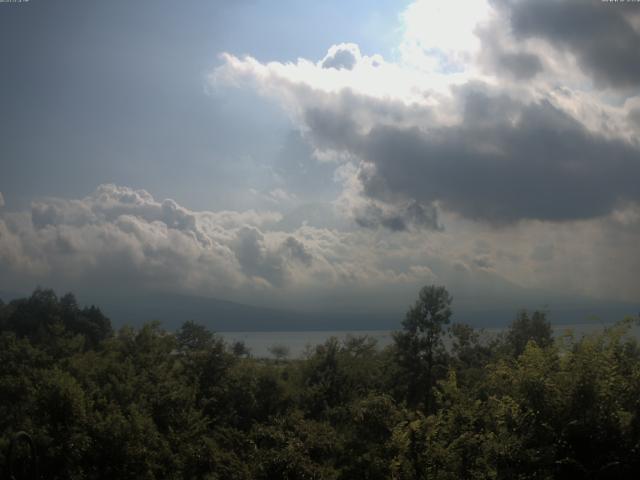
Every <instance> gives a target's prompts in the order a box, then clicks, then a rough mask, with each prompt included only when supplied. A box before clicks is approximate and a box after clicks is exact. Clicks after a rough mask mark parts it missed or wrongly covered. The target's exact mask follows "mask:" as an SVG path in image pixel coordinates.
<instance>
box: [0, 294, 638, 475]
mask: <svg viewBox="0 0 640 480" xmlns="http://www.w3.org/2000/svg"><path fill="white" fill-rule="evenodd" d="M451 302H452V300H451V297H450V295H449V294H448V292H447V291H446V289H444V288H443V287H436V286H431V287H425V288H424V289H422V290H421V291H420V293H419V296H418V299H417V301H416V303H415V304H414V305H413V306H411V308H410V309H409V311H408V312H407V315H406V318H405V320H404V322H403V323H402V327H403V328H402V330H401V331H399V332H397V333H396V334H395V336H394V339H395V342H394V344H393V345H391V346H390V347H387V348H385V349H379V348H377V347H376V344H375V342H374V341H373V340H372V339H371V338H367V337H349V338H347V339H345V340H343V341H338V340H337V339H335V338H333V339H330V340H328V341H327V342H325V343H324V344H322V345H318V346H317V347H315V348H314V349H313V350H311V351H309V353H308V354H307V355H306V356H305V357H304V358H301V359H286V358H285V355H282V356H281V358H279V359H277V360H269V359H259V358H252V357H251V356H250V354H249V352H248V351H247V349H246V347H245V346H244V345H242V344H234V345H228V344H226V343H225V342H224V341H223V340H222V339H221V338H220V337H219V336H217V335H215V334H214V333H213V332H210V331H209V330H208V329H206V328H205V327H203V326H202V325H198V324H195V323H193V322H186V323H185V324H183V326H182V328H181V329H180V330H178V331H177V332H174V333H171V332H166V331H164V330H163V329H162V328H161V327H160V325H159V324H155V323H150V324H147V325H144V326H143V327H141V328H139V329H134V328H131V327H124V328H121V329H119V330H118V331H113V330H112V328H111V325H110V322H109V320H108V319H107V318H106V317H105V316H104V315H103V314H102V313H101V312H100V310H99V309H98V308H96V307H89V308H86V307H80V306H79V305H78V303H77V302H76V300H75V298H74V297H73V295H70V294H67V295H65V296H63V297H61V298H58V297H57V296H56V295H55V294H54V293H53V292H52V291H50V290H40V289H39V290H36V291H35V292H34V293H33V295H31V297H29V298H25V299H20V300H14V301H12V302H10V303H8V304H3V303H0V475H5V474H6V471H7V460H8V459H7V457H6V454H7V451H8V446H9V443H10V440H11V438H12V437H13V436H14V434H15V433H16V432H18V431H26V432H28V433H29V434H30V436H31V438H32V439H33V442H34V445H35V447H36V450H37V453H38V456H39V458H40V465H39V466H40V475H41V478H50V479H102V478H105V479H114V478H118V479H120V478H122V479H145V478H146V479H155V478H158V479H160V478H162V479H165V478H168V479H172V478H175V479H182V478H189V479H191V478H193V479H225V480H226V479H398V480H404V479H412V480H413V479H485V478H489V479H491V478H494V479H512V478H516V479H552V478H588V479H609V478H612V479H613V478H620V479H626V478H629V479H630V478H638V473H639V472H640V347H639V345H638V342H637V340H636V339H635V337H634V336H633V335H631V334H630V331H631V328H632V326H633V320H632V319H627V320H625V321H622V322H620V323H619V324H617V325H616V326H614V327H611V328H608V329H606V330H604V331H603V332H600V333H597V334H593V335H589V336H586V337H584V338H574V337H572V336H571V335H564V336H561V337H556V338H555V340H554V337H553V332H552V329H551V326H550V324H549V322H548V321H547V319H546V316H545V314H544V313H542V312H533V313H531V314H530V313H528V312H524V311H523V312H520V313H518V315H517V316H516V319H515V320H514V322H513V323H512V325H511V326H510V327H509V328H508V329H507V330H506V331H505V332H504V334H502V335H498V336H493V337H488V336H486V335H483V334H482V332H479V331H476V330H474V329H473V328H471V327H470V326H468V325H463V324H450V319H451Z"/></svg>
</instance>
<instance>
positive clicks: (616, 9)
mask: <svg viewBox="0 0 640 480" xmlns="http://www.w3.org/2000/svg"><path fill="white" fill-rule="evenodd" d="M495 4H496V6H498V7H499V8H505V9H506V11H507V12H508V15H509V18H510V25H511V29H512V32H513V34H514V36H515V38H516V39H524V38H541V39H545V40H548V41H549V42H550V43H551V44H552V45H553V46H555V47H562V48H565V49H568V50H570V51H571V52H573V53H574V54H575V55H576V57H577V58H578V61H579V62H580V65H581V66H582V68H583V69H584V70H585V71H586V72H587V73H589V74H590V75H592V76H593V78H594V80H595V82H596V84H598V85H600V86H610V87H615V88H632V87H637V86H639V85H640V48H638V45H639V44H640V33H639V32H638V30H637V29H635V28H634V27H633V24H632V19H635V20H637V19H638V17H639V16H640V8H638V5H637V4H634V3H632V2H629V3H626V4H625V3H615V2H602V1H601V0H565V1H557V0H536V1H517V0H516V1H509V0H505V1H496V2H495Z"/></svg>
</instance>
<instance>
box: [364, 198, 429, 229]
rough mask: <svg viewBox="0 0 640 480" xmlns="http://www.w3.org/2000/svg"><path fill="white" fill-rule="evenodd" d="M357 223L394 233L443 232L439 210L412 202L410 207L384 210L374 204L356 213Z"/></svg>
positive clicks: (404, 206) (403, 206)
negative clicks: (412, 230) (416, 231)
mask: <svg viewBox="0 0 640 480" xmlns="http://www.w3.org/2000/svg"><path fill="white" fill-rule="evenodd" d="M354 217H355V221H356V223H357V224H358V225H360V226H361V227H365V228H378V227H384V228H386V229H388V230H391V231H394V232H404V231H407V230H410V229H412V228H413V229H425V230H441V229H442V227H441V226H440V224H439V223H438V210H437V209H436V208H435V206H433V205H421V204H419V203H418V202H410V203H409V204H408V205H400V206H394V207H392V208H386V209H383V208H382V207H380V206H378V205H375V204H374V203H369V204H367V205H366V206H365V207H364V208H362V209H360V210H358V211H356V212H355V215H354Z"/></svg>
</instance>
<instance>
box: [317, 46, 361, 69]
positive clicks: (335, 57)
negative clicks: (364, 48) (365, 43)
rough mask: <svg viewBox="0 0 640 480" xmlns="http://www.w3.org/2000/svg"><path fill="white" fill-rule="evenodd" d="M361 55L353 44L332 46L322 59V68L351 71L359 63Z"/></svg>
mask: <svg viewBox="0 0 640 480" xmlns="http://www.w3.org/2000/svg"><path fill="white" fill-rule="evenodd" d="M361 58H362V55H361V54H360V48H359V47H358V45H356V44H355V43H341V44H339V45H334V46H332V47H331V48H330V49H329V51H328V52H327V55H326V56H325V57H324V58H323V59H322V61H321V65H322V68H335V69H338V70H339V69H341V68H344V69H346V70H351V69H353V67H355V65H356V64H357V63H358V62H359V61H360V59H361Z"/></svg>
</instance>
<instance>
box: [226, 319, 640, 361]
mask: <svg viewBox="0 0 640 480" xmlns="http://www.w3.org/2000/svg"><path fill="white" fill-rule="evenodd" d="M610 325H611V324H598V323H580V324H575V325H552V328H553V332H554V334H555V335H556V336H559V335H562V334H564V333H565V332H566V331H567V330H572V331H573V333H574V335H576V337H580V336H582V335H587V334H589V333H593V332H597V331H599V330H602V329H603V328H605V327H607V326H610ZM503 330H504V329H500V328H487V329H485V332H486V334H487V335H496V334H498V333H499V332H501V331H503ZM634 332H635V334H636V336H638V335H639V334H640V328H638V327H635V328H634ZM392 333H393V332H392V331H391V330H357V331H343V330H327V331H308V332H304V331H303V332H218V334H219V335H221V336H222V337H223V338H224V339H225V341H226V342H228V343H231V342H236V341H242V342H244V343H245V345H246V346H247V347H248V348H249V349H250V350H251V355H252V356H254V357H272V355H271V353H270V352H269V348H270V347H272V346H274V345H283V346H285V347H287V348H288V349H289V358H298V357H300V356H302V355H303V354H304V352H305V350H306V349H307V347H309V346H310V347H315V346H316V345H320V344H322V343H324V342H326V341H327V340H328V339H329V338H331V337H336V338H338V339H339V340H343V339H345V338H346V337H347V336H348V335H353V336H364V335H367V336H369V337H371V338H374V339H375V340H376V341H377V344H378V347H379V348H384V347H386V346H387V345H390V344H391V343H392V342H393V337H392Z"/></svg>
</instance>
